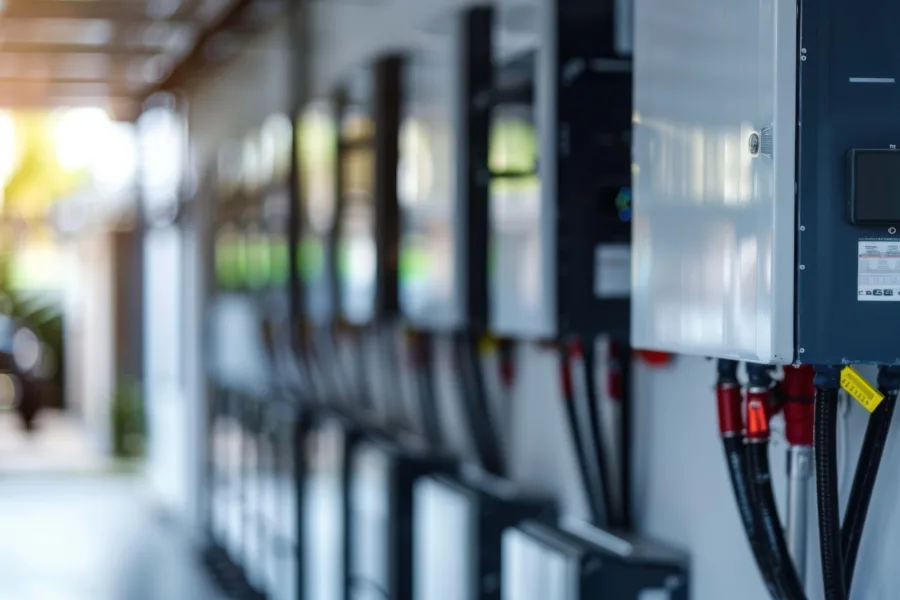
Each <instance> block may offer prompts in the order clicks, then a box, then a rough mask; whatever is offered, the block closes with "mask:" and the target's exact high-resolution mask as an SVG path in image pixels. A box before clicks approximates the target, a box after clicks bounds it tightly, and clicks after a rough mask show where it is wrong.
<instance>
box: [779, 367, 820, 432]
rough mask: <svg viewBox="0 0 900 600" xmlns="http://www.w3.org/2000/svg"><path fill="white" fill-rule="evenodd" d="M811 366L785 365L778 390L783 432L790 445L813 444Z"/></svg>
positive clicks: (813, 393) (812, 373)
mask: <svg viewBox="0 0 900 600" xmlns="http://www.w3.org/2000/svg"><path fill="white" fill-rule="evenodd" d="M814 378H815V370H814V369H813V368H812V367H811V366H807V365H803V366H800V367H785V369H784V380H783V381H782V382H781V384H780V385H779V392H780V393H781V394H782V395H783V396H784V434H785V437H786V438H787V441H788V443H789V444H791V445H792V446H812V445H813V424H814V421H815V417H814V415H815V410H814V407H815V399H816V386H815V383H814V382H813V379H814Z"/></svg>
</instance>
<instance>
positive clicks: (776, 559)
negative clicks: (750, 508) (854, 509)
mask: <svg viewBox="0 0 900 600" xmlns="http://www.w3.org/2000/svg"><path fill="white" fill-rule="evenodd" d="M745 452H746V454H747V465H748V467H749V481H750V484H751V486H752V487H751V497H752V499H753V503H754V506H755V510H756V512H757V514H758V515H759V529H758V531H759V533H760V534H761V535H762V540H761V541H762V542H763V546H764V551H765V552H766V554H767V556H768V562H769V564H770V565H771V567H772V577H773V579H774V581H776V582H777V585H778V587H779V588H780V589H781V590H782V594H783V595H782V597H783V598H786V599H788V600H803V599H804V598H806V593H805V591H804V590H803V584H802V583H801V582H800V576H799V575H798V574H797V569H796V567H794V562H793V560H792V559H791V554H790V551H789V550H788V547H787V542H786V541H785V538H784V531H783V530H782V528H781V519H779V517H778V507H777V505H776V504H775V495H774V493H773V492H772V474H771V471H770V469H769V441H768V440H751V441H748V442H747V443H746V445H745Z"/></svg>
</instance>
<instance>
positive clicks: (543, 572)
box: [503, 521, 689, 600]
mask: <svg viewBox="0 0 900 600" xmlns="http://www.w3.org/2000/svg"><path fill="white" fill-rule="evenodd" d="M503 585H504V590H505V593H506V591H508V594H506V595H505V596H504V597H505V598H509V599H513V598H514V599H515V600H532V599H533V600H544V599H545V598H554V600H594V599H596V598H603V599H604V600H607V599H608V600H649V599H651V598H652V599H653V600H687V599H688V597H689V594H688V560H687V556H686V555H685V554H684V553H682V552H679V551H676V550H672V549H670V548H666V547H664V546H661V545H659V544H655V543H652V542H648V541H646V540H641V539H638V538H636V537H633V536H621V535H617V534H613V533H609V532H607V531H604V530H601V529H597V528H595V527H593V526H591V525H588V524H586V523H578V522H575V521H569V522H566V524H565V525H564V526H563V528H560V527H557V526H554V525H548V524H546V523H540V522H531V521H529V522H525V523H523V524H521V525H519V526H518V527H515V528H511V529H508V530H507V531H506V533H505V534H504V536H503Z"/></svg>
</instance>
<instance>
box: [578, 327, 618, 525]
mask: <svg viewBox="0 0 900 600" xmlns="http://www.w3.org/2000/svg"><path fill="white" fill-rule="evenodd" d="M581 346H582V356H583V357H584V383H585V388H587V389H586V394H585V395H586V398H585V402H586V403H587V414H588V418H589V421H590V423H589V424H590V431H591V436H592V437H593V440H592V442H593V445H594V451H595V455H596V458H595V462H596V465H595V468H596V472H597V475H598V477H599V479H600V481H599V484H600V498H599V500H600V501H601V502H603V511H604V513H605V514H606V525H612V526H614V527H621V525H622V524H621V520H620V519H618V518H614V516H613V503H612V493H611V491H610V477H609V463H608V462H607V457H606V448H605V447H604V445H603V438H604V436H603V415H602V413H601V411H600V401H599V398H598V397H597V378H596V377H595V376H594V368H595V367H596V365H595V364H594V340H588V341H586V342H583V343H582V344H581ZM601 524H603V522H602V521H601V522H598V525H601Z"/></svg>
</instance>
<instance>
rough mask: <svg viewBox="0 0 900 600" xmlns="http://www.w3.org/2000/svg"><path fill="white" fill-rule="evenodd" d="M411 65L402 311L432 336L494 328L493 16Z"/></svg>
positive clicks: (448, 24)
mask: <svg viewBox="0 0 900 600" xmlns="http://www.w3.org/2000/svg"><path fill="white" fill-rule="evenodd" d="M417 39H418V44H417V47H416V50H415V51H413V52H411V53H410V54H409V55H407V57H406V60H405V62H404V65H403V94H402V95H403V104H402V108H401V125H400V166H399V172H398V194H399V201H400V213H401V237H400V265H399V285H400V298H399V301H400V309H401V313H402V314H403V316H404V317H405V318H406V320H407V321H409V322H410V323H412V324H413V325H415V326H417V327H419V328H424V329H429V330H443V331H446V330H454V329H459V328H461V327H463V326H465V325H468V324H475V325H476V326H480V327H482V328H483V327H485V326H486V315H487V191H488V186H487V183H488V182H487V181H486V180H485V178H484V177H483V175H484V173H483V168H482V167H480V166H479V165H484V164H486V161H487V144H488V117H489V109H488V107H487V106H486V105H485V104H484V103H483V102H482V103H480V104H479V103H478V102H476V99H475V98H474V94H475V92H477V91H482V90H484V89H486V88H488V87H489V86H490V83H491V78H492V72H491V62H490V61H491V46H490V40H491V10H490V9H488V8H483V7H477V8H471V9H468V10H465V11H463V12H462V13H460V14H458V15H454V17H453V18H452V19H448V20H443V21H441V23H440V26H439V27H434V28H432V29H430V30H428V31H426V32H422V33H421V34H419V37H418V38H417Z"/></svg>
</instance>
